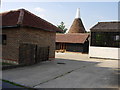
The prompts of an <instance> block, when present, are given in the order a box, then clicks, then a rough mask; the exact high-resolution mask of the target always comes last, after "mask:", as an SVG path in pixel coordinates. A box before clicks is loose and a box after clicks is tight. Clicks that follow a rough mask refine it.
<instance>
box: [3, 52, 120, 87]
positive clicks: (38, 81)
mask: <svg viewBox="0 0 120 90" xmlns="http://www.w3.org/2000/svg"><path fill="white" fill-rule="evenodd" d="M119 74H120V73H119V72H118V60H107V59H94V58H89V57H88V54H80V53H57V54H56V59H55V60H54V61H47V62H42V63H38V64H35V65H31V66H26V67H19V68H15V69H8V70H4V71H3V77H2V78H3V79H5V80H9V81H12V82H15V83H17V84H20V85H24V86H28V87H32V88H118V75H119Z"/></svg>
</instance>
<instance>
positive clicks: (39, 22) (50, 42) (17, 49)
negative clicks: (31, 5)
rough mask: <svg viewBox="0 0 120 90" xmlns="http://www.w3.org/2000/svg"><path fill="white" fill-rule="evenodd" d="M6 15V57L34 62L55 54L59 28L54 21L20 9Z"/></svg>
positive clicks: (3, 18)
mask: <svg viewBox="0 0 120 90" xmlns="http://www.w3.org/2000/svg"><path fill="white" fill-rule="evenodd" d="M0 17H2V18H1V19H2V33H1V37H2V41H1V45H2V60H3V61H4V62H5V61H7V62H11V63H13V62H15V63H18V64H33V63H37V62H40V61H46V60H51V59H54V58H55V37H56V31H62V30H60V29H58V28H57V27H56V26H54V25H52V24H51V23H49V22H47V21H45V20H43V19H42V18H40V17H38V16H36V15H34V14H32V13H31V12H29V11H27V10H25V9H19V10H14V11H9V12H4V13H1V14H0Z"/></svg>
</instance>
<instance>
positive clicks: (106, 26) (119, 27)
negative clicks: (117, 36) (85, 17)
mask: <svg viewBox="0 0 120 90" xmlns="http://www.w3.org/2000/svg"><path fill="white" fill-rule="evenodd" d="M91 31H110V32H112V31H119V32H120V22H118V21H116V22H98V23H97V24H96V25H95V26H93V27H92V28H91Z"/></svg>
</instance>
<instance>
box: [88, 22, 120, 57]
mask: <svg viewBox="0 0 120 90" xmlns="http://www.w3.org/2000/svg"><path fill="white" fill-rule="evenodd" d="M119 26H120V22H117V21H116V22H98V23H97V24H96V25H95V26H93V27H92V28H91V38H90V47H89V56H90V57H95V58H108V59H120V55H119V53H120V27H119Z"/></svg>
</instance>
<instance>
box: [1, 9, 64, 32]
mask: <svg viewBox="0 0 120 90" xmlns="http://www.w3.org/2000/svg"><path fill="white" fill-rule="evenodd" d="M0 17H2V18H0V19H2V27H12V26H13V27H14V26H22V27H24V26H25V27H34V28H40V29H43V30H47V31H58V32H62V30H61V29H59V28H57V27H56V26H54V25H53V24H51V23H49V22H47V21H46V20H44V19H42V18H40V17H38V16H36V15H34V14H32V13H31V12H29V11H27V10H25V9H18V10H14V11H9V12H4V13H0Z"/></svg>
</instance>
